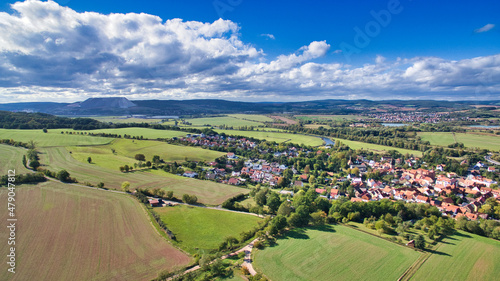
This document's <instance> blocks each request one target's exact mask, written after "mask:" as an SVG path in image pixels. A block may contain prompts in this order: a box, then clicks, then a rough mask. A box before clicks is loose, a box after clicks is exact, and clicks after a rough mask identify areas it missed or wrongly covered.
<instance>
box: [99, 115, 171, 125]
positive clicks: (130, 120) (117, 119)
mask: <svg viewBox="0 0 500 281" xmlns="http://www.w3.org/2000/svg"><path fill="white" fill-rule="evenodd" d="M90 118H92V119H95V120H97V121H100V122H107V123H148V124H158V123H161V122H163V119H153V118H134V117H130V118H128V117H126V116H93V117H90Z"/></svg>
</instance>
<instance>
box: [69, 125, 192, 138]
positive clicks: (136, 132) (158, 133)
mask: <svg viewBox="0 0 500 281" xmlns="http://www.w3.org/2000/svg"><path fill="white" fill-rule="evenodd" d="M61 130H63V129H61ZM78 132H88V133H94V134H98V133H106V134H117V135H121V136H122V137H123V135H129V136H139V137H140V136H143V137H144V138H146V139H158V138H173V137H181V136H185V135H186V134H187V133H186V132H182V131H173V130H155V129H150V128H140V127H130V128H119V129H100V130H89V131H78Z"/></svg>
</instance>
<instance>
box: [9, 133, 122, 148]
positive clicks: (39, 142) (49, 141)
mask: <svg viewBox="0 0 500 281" xmlns="http://www.w3.org/2000/svg"><path fill="white" fill-rule="evenodd" d="M61 131H64V132H65V131H73V130H71V129H49V130H48V132H47V133H44V132H43V131H42V130H11V129H0V139H13V140H15V141H22V142H29V141H30V140H33V141H35V142H36V146H37V147H53V146H70V145H98V144H106V143H109V142H111V141H112V140H113V139H111V138H103V137H92V136H86V135H75V134H72V135H68V134H61Z"/></svg>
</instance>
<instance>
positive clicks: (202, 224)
mask: <svg viewBox="0 0 500 281" xmlns="http://www.w3.org/2000/svg"><path fill="white" fill-rule="evenodd" d="M154 210H155V212H157V213H158V214H159V215H160V217H161V220H162V221H163V222H164V223H165V225H167V227H168V228H169V229H170V230H171V231H172V232H173V233H174V234H175V236H176V240H177V243H178V244H179V246H180V247H181V248H182V249H184V250H186V251H187V252H189V253H192V254H194V253H196V252H198V249H199V250H201V251H208V250H211V249H217V248H218V246H219V244H220V243H221V242H223V241H224V238H226V237H228V236H233V237H235V238H236V239H239V238H240V237H239V235H240V233H241V232H243V231H249V230H251V229H252V228H254V227H256V226H257V222H259V221H261V220H262V219H261V218H259V217H256V216H253V215H250V214H241V213H235V212H228V211H224V210H214V209H206V208H201V207H192V206H185V205H177V206H175V207H162V208H155V209H154Z"/></svg>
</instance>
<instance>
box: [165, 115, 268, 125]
mask: <svg viewBox="0 0 500 281" xmlns="http://www.w3.org/2000/svg"><path fill="white" fill-rule="evenodd" d="M241 115H243V114H241ZM237 116H238V117H236V116H231V115H228V116H223V117H206V118H186V119H184V118H183V119H182V120H185V121H186V122H189V123H191V125H189V126H193V127H200V126H221V125H225V126H230V127H235V128H237V127H241V126H255V127H258V126H263V125H264V124H263V123H262V122H260V121H253V120H251V119H250V118H252V116H251V117H250V118H244V119H243V118H241V117H240V116H239V115H237ZM255 116H256V115H254V116H253V119H255ZM174 123H175V121H168V122H165V123H163V124H166V125H173V124H174ZM178 124H179V125H180V126H186V125H183V124H182V123H181V121H178Z"/></svg>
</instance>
